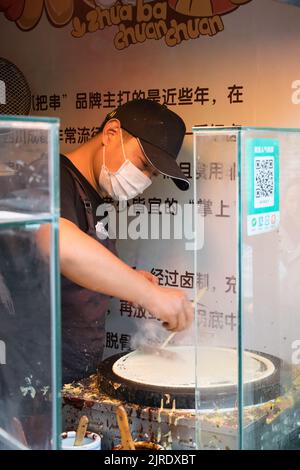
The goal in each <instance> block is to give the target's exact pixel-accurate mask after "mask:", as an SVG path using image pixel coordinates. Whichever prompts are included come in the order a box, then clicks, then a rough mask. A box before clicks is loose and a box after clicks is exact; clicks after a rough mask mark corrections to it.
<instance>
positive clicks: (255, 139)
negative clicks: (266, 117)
mask: <svg viewBox="0 0 300 470" xmlns="http://www.w3.org/2000/svg"><path fill="white" fill-rule="evenodd" d="M193 131H194V164H195V165H194V178H195V187H194V208H195V218H196V233H197V243H196V250H195V273H196V274H197V281H198V282H197V288H196V291H197V290H199V289H201V283H200V281H201V277H202V274H203V273H208V276H209V287H208V290H207V292H206V294H205V296H204V297H203V298H202V299H201V300H200V301H199V302H198V305H197V309H196V330H197V348H196V363H197V366H196V417H197V420H196V421H197V425H196V427H197V446H198V448H200V449H207V448H210V449H260V450H263V449H297V448H298V449H299V448H300V438H299V436H300V369H299V364H300V315H299V314H300V289H299V280H300V222H299V221H300V217H299V216H300V130H298V129H269V128H194V129H193ZM196 296H197V292H195V298H196Z"/></svg>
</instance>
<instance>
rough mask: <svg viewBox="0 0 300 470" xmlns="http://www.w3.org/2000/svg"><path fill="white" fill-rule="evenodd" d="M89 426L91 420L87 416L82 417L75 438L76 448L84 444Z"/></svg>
mask: <svg viewBox="0 0 300 470" xmlns="http://www.w3.org/2000/svg"><path fill="white" fill-rule="evenodd" d="M88 424H89V419H88V417H87V416H81V418H80V420H79V423H78V427H77V431H76V436H75V441H74V446H81V445H82V443H83V439H84V437H85V433H86V430H87V427H88Z"/></svg>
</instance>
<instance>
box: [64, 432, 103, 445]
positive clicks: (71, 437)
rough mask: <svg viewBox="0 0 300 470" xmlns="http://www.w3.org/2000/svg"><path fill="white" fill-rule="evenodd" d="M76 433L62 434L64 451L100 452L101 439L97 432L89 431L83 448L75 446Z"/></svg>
mask: <svg viewBox="0 0 300 470" xmlns="http://www.w3.org/2000/svg"><path fill="white" fill-rule="evenodd" d="M75 435H76V432H75V431H69V432H63V433H62V434H61V448H62V450H100V449H101V437H100V436H99V434H96V433H95V432H89V431H87V432H86V433H85V437H84V440H83V443H82V445H81V446H74V441H75Z"/></svg>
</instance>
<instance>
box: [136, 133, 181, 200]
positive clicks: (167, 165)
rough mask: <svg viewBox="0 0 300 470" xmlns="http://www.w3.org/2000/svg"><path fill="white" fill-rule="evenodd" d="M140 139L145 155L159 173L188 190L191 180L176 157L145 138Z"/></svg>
mask: <svg viewBox="0 0 300 470" xmlns="http://www.w3.org/2000/svg"><path fill="white" fill-rule="evenodd" d="M138 141H139V143H140V145H141V147H142V149H143V151H144V154H145V157H146V158H147V159H148V160H149V162H150V163H151V164H152V165H153V166H154V168H155V169H156V170H157V171H159V173H161V174H162V175H165V176H168V177H169V178H171V179H172V180H173V181H174V183H175V184H176V186H177V187H178V188H179V189H181V191H187V190H188V189H189V187H190V182H189V180H188V179H187V177H186V176H185V175H184V173H183V172H182V171H181V169H180V168H179V166H178V164H177V163H176V160H175V159H174V157H172V156H171V155H169V154H168V153H167V152H164V151H163V150H162V149H160V148H158V147H156V146H155V145H152V144H150V143H149V142H146V141H145V140H143V139H138Z"/></svg>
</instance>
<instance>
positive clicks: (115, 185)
mask: <svg viewBox="0 0 300 470" xmlns="http://www.w3.org/2000/svg"><path fill="white" fill-rule="evenodd" d="M121 146H122V153H123V157H124V163H123V164H122V165H121V166H120V168H119V169H118V171H115V172H113V171H110V170H109V169H108V168H107V166H106V164H105V145H104V146H103V164H102V168H101V172H100V176H99V184H100V186H101V187H102V188H104V189H105V191H106V192H107V193H108V194H109V195H110V196H111V197H112V198H113V199H114V200H116V201H127V200H128V199H133V198H134V197H136V196H137V195H138V194H141V193H143V192H144V191H145V189H146V188H148V186H150V184H151V183H152V181H151V179H150V178H148V176H146V175H145V174H144V173H143V172H142V171H141V170H139V169H138V168H137V167H136V166H135V165H134V164H133V163H132V162H131V161H130V160H128V159H127V158H126V155H125V149H124V142H123V135H122V129H121Z"/></svg>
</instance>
